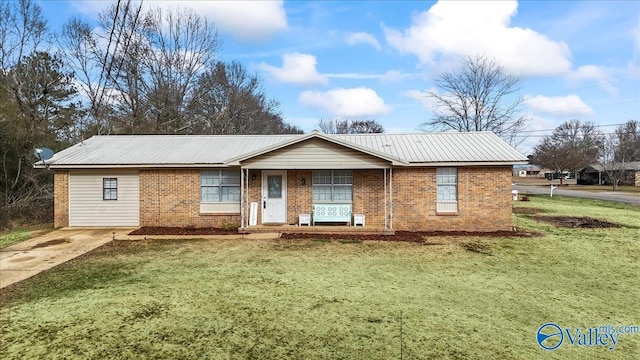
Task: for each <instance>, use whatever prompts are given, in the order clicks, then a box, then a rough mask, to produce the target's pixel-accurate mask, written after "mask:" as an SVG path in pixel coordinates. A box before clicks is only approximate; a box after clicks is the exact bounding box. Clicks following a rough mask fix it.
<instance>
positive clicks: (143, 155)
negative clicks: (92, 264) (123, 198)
mask: <svg viewBox="0 0 640 360" xmlns="http://www.w3.org/2000/svg"><path fill="white" fill-rule="evenodd" d="M311 138H320V139H324V140H326V141H332V142H334V143H335V144H338V145H340V146H347V147H350V148H352V149H356V150H359V151H362V152H366V153H368V154H370V155H372V156H377V157H380V158H382V159H384V160H388V161H391V162H393V163H394V164H415V165H418V164H425V165H427V164H433V163H510V164H513V163H523V162H526V161H527V158H526V157H525V156H523V155H522V154H520V153H519V152H518V151H516V150H515V149H514V148H512V147H511V146H509V145H508V144H507V143H505V142H504V141H502V140H501V139H500V138H499V137H498V136H496V135H495V134H493V133H491V132H470V133H457V132H456V133H454V132H445V133H421V134H358V135H326V134H322V133H318V132H312V133H311V134H306V135H210V136H209V135H102V136H94V137H92V138H90V139H88V140H85V141H84V142H82V143H78V144H76V145H73V146H71V147H69V148H67V149H65V150H62V151H61V152H59V153H57V154H55V155H54V156H53V158H51V159H50V160H49V161H47V163H48V164H49V165H50V166H52V167H54V168H55V167H58V168H62V167H65V166H70V167H83V166H87V167H92V166H196V165H200V166H225V165H229V164H231V162H232V161H234V160H235V161H237V160H238V159H247V158H250V157H253V156H256V154H264V153H267V152H269V151H273V150H276V149H279V148H282V147H285V146H288V145H291V144H293V143H297V142H299V141H305V140H307V139H311ZM396 160H397V161H396ZM240 161H242V160H240ZM40 166H41V164H40Z"/></svg>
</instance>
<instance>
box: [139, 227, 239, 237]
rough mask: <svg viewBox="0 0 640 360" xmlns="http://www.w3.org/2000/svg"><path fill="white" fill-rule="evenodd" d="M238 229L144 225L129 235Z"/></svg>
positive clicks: (228, 232)
mask: <svg viewBox="0 0 640 360" xmlns="http://www.w3.org/2000/svg"><path fill="white" fill-rule="evenodd" d="M237 234H238V230H225V229H221V228H213V227H201V228H197V227H163V226H144V227H141V228H140V229H138V230H134V231H132V232H130V233H129V235H237Z"/></svg>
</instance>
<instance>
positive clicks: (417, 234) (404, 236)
mask: <svg viewBox="0 0 640 360" xmlns="http://www.w3.org/2000/svg"><path fill="white" fill-rule="evenodd" d="M442 236H464V237H537V236H543V235H542V234H540V233H534V232H523V231H516V232H512V231H491V232H481V231H396V233H395V235H381V234H380V235H363V234H314V233H287V234H282V236H281V237H280V238H281V239H328V240H354V241H364V240H380V241H404V242H416V243H424V237H442ZM425 244H426V243H425ZM427 245H436V244H431V243H428V244H427Z"/></svg>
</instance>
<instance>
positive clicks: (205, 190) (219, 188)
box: [200, 170, 240, 203]
mask: <svg viewBox="0 0 640 360" xmlns="http://www.w3.org/2000/svg"><path fill="white" fill-rule="evenodd" d="M200 201H201V202H203V203H207V202H209V203H223V202H240V171H238V170H202V172H201V173H200Z"/></svg>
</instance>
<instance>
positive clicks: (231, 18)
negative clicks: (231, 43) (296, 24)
mask: <svg viewBox="0 0 640 360" xmlns="http://www.w3.org/2000/svg"><path fill="white" fill-rule="evenodd" d="M70 3H71V6H74V7H75V8H76V9H78V11H80V12H82V13H84V14H87V15H91V16H95V14H97V13H98V12H100V11H102V10H103V9H105V8H106V7H107V6H109V5H110V4H111V3H110V2H108V1H87V0H85V1H71V2H70ZM155 7H160V8H162V9H175V8H177V7H180V8H189V9H193V10H194V11H195V13H196V14H198V15H201V16H203V17H205V18H206V19H207V20H210V21H213V22H214V23H215V26H216V28H217V29H218V30H220V31H222V32H227V33H229V34H231V35H232V36H234V37H236V38H237V39H240V40H243V41H264V40H267V39H269V38H271V37H272V36H273V35H275V34H276V33H278V32H280V31H283V30H286V29H287V28H288V24H287V14H286V12H285V9H284V3H283V1H145V2H144V3H143V9H145V10H148V9H150V8H155Z"/></svg>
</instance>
